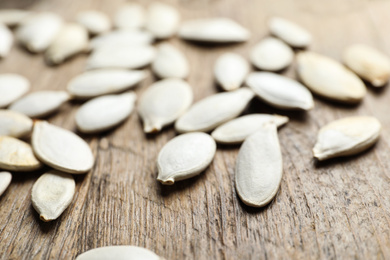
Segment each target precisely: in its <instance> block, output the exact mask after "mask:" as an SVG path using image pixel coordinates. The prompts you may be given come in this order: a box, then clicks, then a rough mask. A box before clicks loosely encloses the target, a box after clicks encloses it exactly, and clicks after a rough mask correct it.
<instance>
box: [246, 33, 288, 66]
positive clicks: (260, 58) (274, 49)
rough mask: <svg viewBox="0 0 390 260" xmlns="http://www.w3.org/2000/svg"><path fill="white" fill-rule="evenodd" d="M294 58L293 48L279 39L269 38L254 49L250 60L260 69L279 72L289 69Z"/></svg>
mask: <svg viewBox="0 0 390 260" xmlns="http://www.w3.org/2000/svg"><path fill="white" fill-rule="evenodd" d="M293 58H294V52H293V51H292V49H291V47H289V46H288V45H287V44H285V43H284V42H282V41H281V40H279V39H276V38H273V37H268V38H265V39H263V40H262V41H260V42H259V43H258V44H256V45H255V47H254V48H253V49H252V51H251V53H250V60H251V62H252V63H253V65H255V66H256V67H257V68H258V69H261V70H268V71H279V70H282V69H284V68H286V67H288V66H289V65H290V64H291V63H292V61H293Z"/></svg>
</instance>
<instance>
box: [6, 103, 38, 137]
mask: <svg viewBox="0 0 390 260" xmlns="http://www.w3.org/2000/svg"><path fill="white" fill-rule="evenodd" d="M32 126H33V121H32V120H31V119H30V118H29V117H27V116H25V115H24V114H21V113H19V112H15V111H10V110H4V109H0V135H6V136H12V137H15V138H21V137H25V136H26V135H28V134H30V133H31V130H32Z"/></svg>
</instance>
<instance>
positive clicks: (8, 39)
mask: <svg viewBox="0 0 390 260" xmlns="http://www.w3.org/2000/svg"><path fill="white" fill-rule="evenodd" d="M13 42H14V36H13V35H12V32H11V30H10V29H8V27H6V26H5V25H4V24H1V23H0V59H1V58H5V57H6V56H7V55H8V53H9V51H10V50H11V47H12V44H13Z"/></svg>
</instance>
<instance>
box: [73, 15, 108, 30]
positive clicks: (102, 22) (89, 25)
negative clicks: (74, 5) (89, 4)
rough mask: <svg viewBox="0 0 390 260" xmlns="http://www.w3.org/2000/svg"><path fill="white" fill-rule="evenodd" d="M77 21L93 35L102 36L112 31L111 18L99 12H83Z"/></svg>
mask: <svg viewBox="0 0 390 260" xmlns="http://www.w3.org/2000/svg"><path fill="white" fill-rule="evenodd" d="M76 21H77V23H79V24H80V25H82V26H84V27H85V29H87V31H88V32H89V33H90V34H92V35H97V34H102V33H105V32H108V31H109V30H110V29H111V21H110V18H108V16H107V15H106V14H105V13H103V12H99V11H94V10H89V11H83V12H81V13H79V14H78V15H77V18H76Z"/></svg>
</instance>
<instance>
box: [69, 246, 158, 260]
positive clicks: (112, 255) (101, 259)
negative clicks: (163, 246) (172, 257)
mask: <svg viewBox="0 0 390 260" xmlns="http://www.w3.org/2000/svg"><path fill="white" fill-rule="evenodd" d="M109 259H116V260H137V259H139V260H141V259H142V260H164V258H162V257H159V256H158V255H156V254H155V253H153V252H152V251H150V250H148V249H146V248H143V247H138V246H106V247H99V248H95V249H92V250H89V251H87V252H84V253H82V254H81V255H79V256H78V257H76V259H75V260H109Z"/></svg>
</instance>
